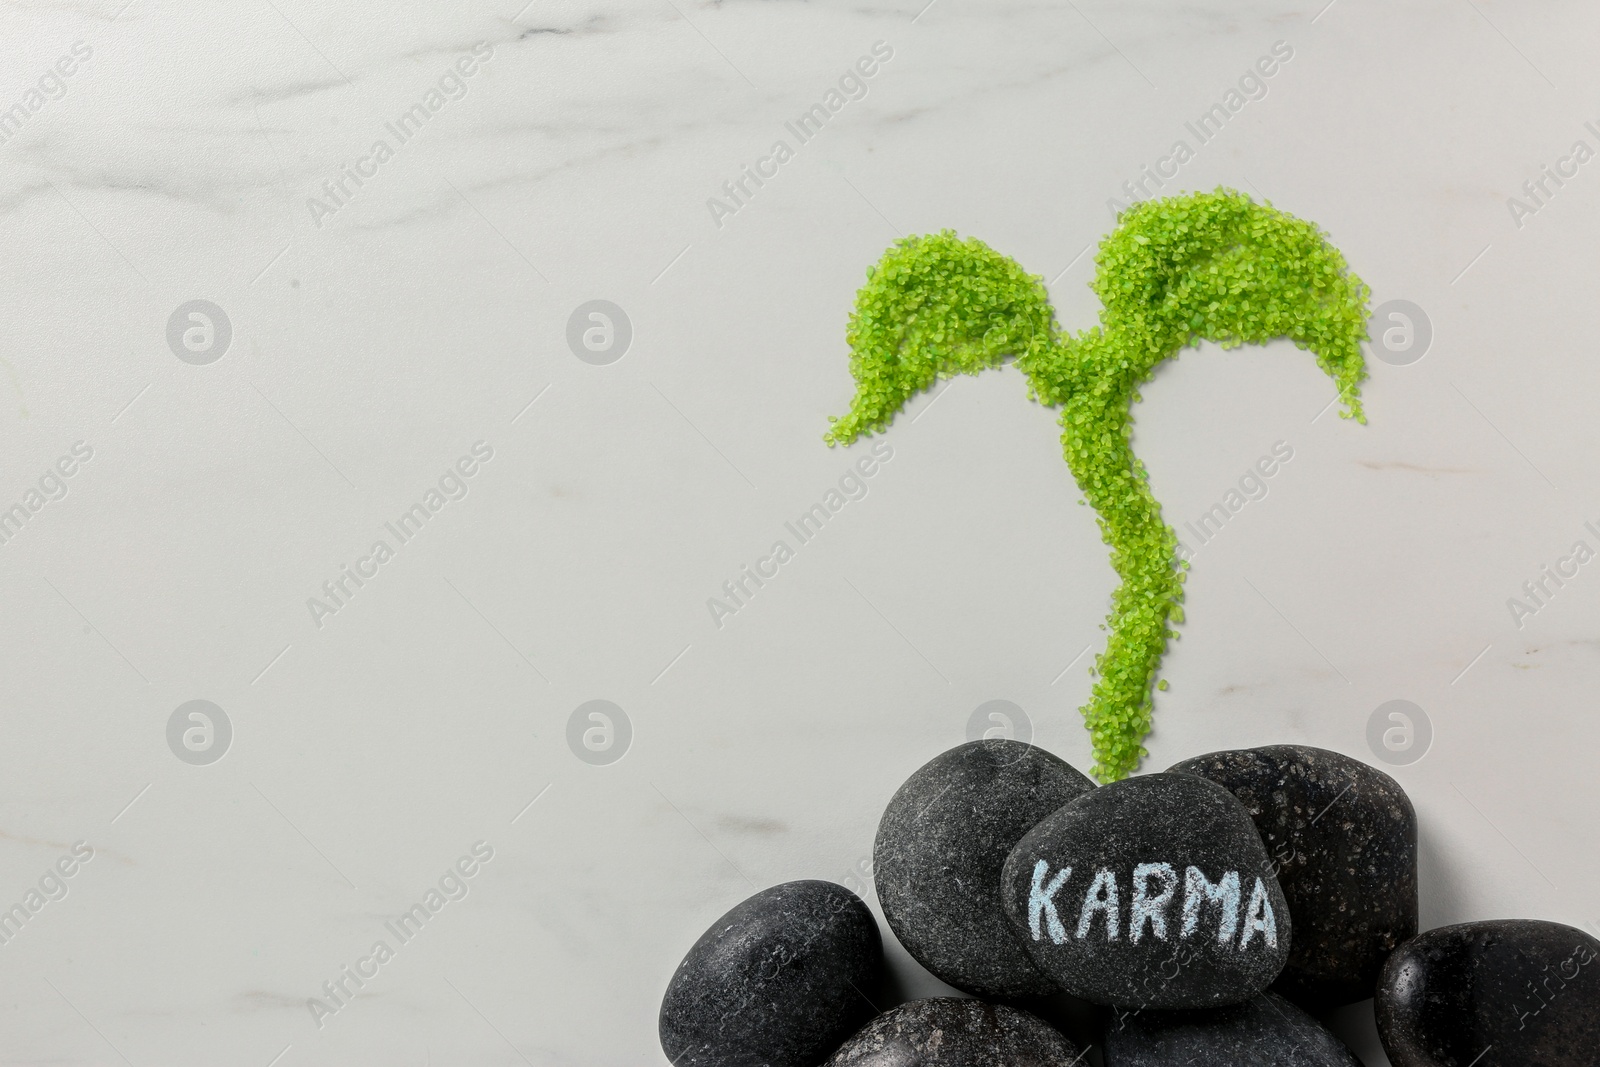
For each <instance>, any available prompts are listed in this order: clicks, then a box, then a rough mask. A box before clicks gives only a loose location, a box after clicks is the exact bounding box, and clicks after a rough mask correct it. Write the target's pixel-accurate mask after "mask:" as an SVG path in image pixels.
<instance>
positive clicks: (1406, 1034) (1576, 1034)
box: [1377, 919, 1600, 1067]
mask: <svg viewBox="0 0 1600 1067" xmlns="http://www.w3.org/2000/svg"><path fill="white" fill-rule="evenodd" d="M1377 1009H1378V1034H1379V1036H1380V1037H1382V1038H1383V1047H1384V1049H1385V1051H1387V1052H1388V1053H1389V1060H1390V1062H1391V1063H1393V1064H1394V1067H1468V1065H1469V1064H1470V1065H1471V1067H1594V1064H1596V1063H1600V941H1596V940H1595V939H1594V938H1592V937H1590V936H1589V935H1588V934H1586V933H1584V932H1583V931H1582V930H1578V929H1574V928H1573V927H1571V926H1563V925H1562V924H1560V923H1553V922H1541V921H1536V920H1532V919H1497V920H1492V921H1489V922H1473V923H1463V924H1461V925H1460V926H1445V927H1441V928H1439V929H1437V930H1429V931H1427V932H1426V933H1424V934H1421V935H1419V936H1417V937H1414V938H1412V939H1411V940H1410V941H1407V942H1406V943H1405V944H1404V945H1401V946H1400V948H1399V949H1398V950H1397V951H1396V952H1395V954H1394V955H1392V956H1390V957H1389V962H1388V963H1386V964H1385V965H1384V968H1383V974H1382V976H1381V977H1380V978H1379V980H1378V1003H1377Z"/></svg>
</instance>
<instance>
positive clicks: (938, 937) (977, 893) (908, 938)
mask: <svg viewBox="0 0 1600 1067" xmlns="http://www.w3.org/2000/svg"><path fill="white" fill-rule="evenodd" d="M1094 788H1095V784H1094V782H1093V781H1091V780H1090V779H1089V778H1088V777H1087V776H1085V775H1084V774H1082V773H1080V772H1079V771H1077V770H1075V769H1074V768H1073V767H1072V766H1071V765H1070V764H1068V763H1066V762H1065V761H1063V760H1061V759H1058V758H1057V757H1055V756H1053V755H1051V754H1050V753H1048V752H1046V751H1044V750H1043V749H1040V748H1035V747H1034V746H1032V745H1025V744H1023V743H1021V742H1020V741H1006V740H1003V739H997V740H985V741H970V742H968V743H967V744H964V745H960V746H958V747H956V748H952V749H951V750H950V751H948V752H945V753H943V754H941V755H939V756H936V757H934V758H933V759H932V760H930V761H928V762H927V763H926V764H924V765H923V766H922V767H921V768H920V769H919V770H917V772H916V773H915V774H913V775H912V776H911V777H910V778H908V779H906V782H905V784H904V785H902V786H901V787H900V789H899V791H897V792H896V793H895V795H894V798H893V799H892V800H890V801H889V806H888V808H887V809H885V811H884V813H883V819H882V820H881V821H880V822H879V823H878V837H877V841H876V842H875V843H874V845H873V848H872V879H873V882H874V883H876V885H877V888H878V902H879V903H880V904H882V905H883V917H884V918H885V919H886V920H888V923H889V928H890V929H892V930H893V931H894V933H895V936H896V937H898V938H899V939H900V943H901V944H902V945H904V946H905V947H906V951H907V952H909V953H911V956H912V958H913V959H915V960H916V961H917V962H918V963H920V964H922V965H923V966H924V967H926V968H927V969H928V970H929V971H931V972H933V974H934V975H936V976H937V977H939V978H940V979H942V980H943V981H945V982H948V983H949V984H950V985H953V986H955V987H956V988H957V989H962V990H965V991H966V992H968V993H973V994H975V995H977V996H981V997H1017V996H1027V995H1046V994H1050V993H1054V992H1056V987H1055V985H1054V983H1052V982H1051V981H1050V979H1048V978H1046V977H1045V976H1044V975H1043V974H1041V973H1040V972H1039V969H1038V968H1037V967H1035V966H1034V965H1033V961H1032V960H1030V959H1029V958H1028V953H1027V951H1026V950H1025V949H1024V948H1023V947H1022V944H1021V942H1019V941H1018V940H1017V937H1016V934H1015V933H1014V932H1013V930H1012V928H1011V922H1010V920H1009V919H1007V918H1006V915H1005V910H1004V908H1002V907H1001V904H1000V868H1001V867H1002V866H1004V865H1005V861H1006V856H1008V855H1009V854H1010V853H1011V849H1012V848H1013V847H1015V845H1016V843H1017V842H1018V841H1019V840H1020V839H1021V838H1022V835H1023V834H1025V833H1027V832H1028V831H1029V830H1031V829H1033V827H1034V825H1035V824H1036V823H1038V822H1039V820H1040V819H1043V818H1044V817H1045V816H1046V815H1049V814H1050V813H1051V812H1052V811H1055V810H1056V809H1057V808H1059V807H1061V805H1063V804H1065V803H1066V802H1067V801H1069V800H1071V799H1073V798H1074V797H1076V796H1079V795H1081V794H1083V793H1086V792H1088V791H1089V790H1091V789H1094Z"/></svg>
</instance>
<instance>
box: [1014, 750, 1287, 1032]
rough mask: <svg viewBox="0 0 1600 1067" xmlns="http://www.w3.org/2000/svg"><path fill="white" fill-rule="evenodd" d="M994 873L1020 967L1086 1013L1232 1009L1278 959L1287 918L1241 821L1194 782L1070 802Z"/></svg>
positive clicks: (1234, 803)
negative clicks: (1078, 1000)
mask: <svg viewBox="0 0 1600 1067" xmlns="http://www.w3.org/2000/svg"><path fill="white" fill-rule="evenodd" d="M1002 877H1003V883H1002V886H1003V887H1002V899H1003V901H1004V904H1005V907H1006V914H1007V915H1008V917H1009V918H1010V919H1011V921H1012V924H1013V926H1014V928H1015V929H1016V931H1017V933H1018V936H1019V937H1021V938H1022V940H1023V943H1024V944H1025V945H1026V946H1027V948H1028V952H1029V954H1030V955H1031V956H1032V957H1033V960H1034V962H1035V963H1036V964H1037V965H1038V966H1039V968H1040V969H1041V970H1042V971H1044V972H1045V973H1046V974H1048V975H1049V976H1050V977H1051V978H1052V979H1053V980H1054V981H1055V982H1056V984H1057V985H1059V986H1060V987H1061V988H1062V989H1064V990H1065V991H1067V992H1068V993H1071V994H1073V995H1075V996H1079V997H1082V998H1083V999H1085V1000H1088V1001H1090V1002H1092V1003H1095V1004H1102V1005H1111V1006H1115V1007H1135V1008H1209V1007H1218V1006H1221V1005H1224V1004H1240V1003H1243V1002H1244V1001H1247V1000H1250V999H1251V998H1253V997H1255V996H1257V995H1259V994H1260V993H1261V992H1262V991H1264V990H1265V989H1266V988H1267V987H1268V986H1269V985H1271V984H1272V981H1273V979H1275V978H1277V977H1278V973H1279V972H1280V971H1282V970H1283V964H1284V960H1285V959H1286V958H1287V957H1288V954H1289V943H1290V925H1291V924H1290V919H1289V909H1288V906H1287V904H1286V902H1285V901H1284V898H1283V891H1282V890H1281V889H1279V888H1278V880H1277V879H1276V878H1275V877H1273V873H1272V870H1271V867H1270V865H1269V864H1268V861H1267V850H1266V849H1265V848H1264V847H1263V846H1262V844H1261V837H1260V835H1259V834H1257V833H1256V828H1255V824H1254V823H1252V822H1251V821H1250V813H1249V812H1247V811H1246V810H1245V808H1244V805H1243V804H1241V803H1240V802H1239V801H1238V799H1237V798H1235V797H1234V795H1233V794H1232V793H1230V792H1228V791H1227V790H1226V789H1224V788H1222V787H1221V786H1219V785H1217V784H1215V783H1214V782H1209V781H1207V780H1206V779H1204V778H1198V777H1195V776H1194V775H1188V774H1147V775H1143V776H1141V777H1137V778H1126V779H1123V780H1122V781H1120V782H1113V783H1112V784H1111V785H1107V786H1102V787H1100V788H1099V789H1095V790H1093V791H1091V792H1088V793H1085V794H1083V795H1082V796H1080V797H1078V798H1077V799H1076V800H1073V801H1071V802H1070V803H1068V804H1067V805H1066V806H1065V807H1063V808H1061V809H1060V810H1059V811H1057V812H1055V813H1054V814H1052V815H1050V816H1049V817H1047V818H1046V819H1045V820H1044V821H1043V822H1041V823H1039V825H1037V826H1035V827H1034V828H1033V829H1032V830H1030V831H1029V832H1028V833H1027V834H1026V835H1025V836H1024V837H1023V838H1022V840H1021V841H1019V842H1018V843H1017V847H1016V848H1015V849H1013V850H1012V852H1011V855H1010V857H1008V858H1007V860H1006V863H1005V870H1004V872H1003V875H1002Z"/></svg>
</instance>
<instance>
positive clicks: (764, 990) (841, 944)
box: [661, 881, 883, 1067]
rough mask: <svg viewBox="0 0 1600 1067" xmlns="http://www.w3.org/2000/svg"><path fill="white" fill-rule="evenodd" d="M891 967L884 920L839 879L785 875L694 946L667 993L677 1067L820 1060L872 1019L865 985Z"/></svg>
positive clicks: (669, 1043)
mask: <svg viewBox="0 0 1600 1067" xmlns="http://www.w3.org/2000/svg"><path fill="white" fill-rule="evenodd" d="M882 966H883V943H882V941H881V940H880V938H879V936H878V925H877V922H876V921H875V920H874V919H873V917H872V912H871V911H870V910H868V908H867V906H866V904H864V903H862V901H861V898H859V897H857V896H856V895H855V894H854V893H852V892H850V891H849V890H848V889H845V888H844V887H843V886H839V885H835V884H834V883H832V882H816V881H803V882H786V883H784V884H783V885H777V886H773V887H772V888H771V889H766V890H763V891H762V892H760V893H757V894H756V895H755V896H753V897H751V898H749V899H748V900H746V901H744V903H742V904H740V905H738V906H737V907H735V908H734V909H733V910H732V911H730V912H728V913H727V914H726V915H724V916H723V917H722V918H720V919H718V920H717V921H716V922H715V923H714V924H712V926H711V928H710V929H709V930H707V931H706V932H705V933H704V934H703V935H701V937H700V940H698V941H696V942H695V943H694V947H693V948H691V949H690V950H689V954H688V955H686V956H685V957H684V958H683V962H682V963H681V964H679V966H678V969H677V971H676V972H675V973H674V974H673V976H672V981H671V982H670V983H668V985H667V992H666V995H665V996H664V997H663V998H662V1000H661V1049H662V1051H664V1052H665V1053H666V1054H667V1058H668V1059H669V1060H671V1061H672V1062H673V1064H674V1065H675V1067H816V1065H817V1064H819V1063H821V1062H822V1061H823V1060H825V1059H827V1058H828V1055H829V1054H830V1053H832V1052H833V1050H834V1049H835V1048H837V1047H838V1045H839V1042H841V1041H843V1040H844V1039H845V1038H846V1037H849V1036H850V1034H851V1033H852V1032H853V1031H854V1030H856V1029H857V1028H858V1027H859V1026H860V1025H861V1024H862V1022H863V1021H865V1020H866V1019H868V1018H869V1017H871V1015H872V1012H873V1008H872V1005H871V1004H870V1003H869V1002H868V1000H867V998H866V997H865V996H864V995H863V994H862V993H861V989H863V988H866V987H867V986H868V985H870V984H871V983H872V982H873V981H874V980H875V979H876V977H877V975H878V974H879V972H880V971H881V969H882Z"/></svg>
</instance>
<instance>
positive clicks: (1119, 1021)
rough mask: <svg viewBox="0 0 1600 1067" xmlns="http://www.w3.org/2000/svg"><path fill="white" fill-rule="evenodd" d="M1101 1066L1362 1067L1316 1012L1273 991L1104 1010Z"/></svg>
mask: <svg viewBox="0 0 1600 1067" xmlns="http://www.w3.org/2000/svg"><path fill="white" fill-rule="evenodd" d="M1102 1042H1103V1045H1102V1047H1103V1049H1104V1057H1105V1067H1175V1065H1187V1064H1195V1065H1204V1067H1289V1065H1292V1067H1361V1061H1360V1060H1358V1059H1356V1057H1355V1055H1354V1054H1353V1053H1352V1052H1351V1051H1350V1050H1349V1049H1348V1048H1346V1047H1345V1045H1344V1043H1343V1042H1342V1041H1340V1040H1339V1039H1338V1038H1337V1037H1334V1036H1333V1035H1332V1034H1331V1033H1329V1032H1328V1031H1327V1030H1326V1029H1324V1028H1323V1027H1322V1025H1321V1024H1320V1023H1318V1022H1317V1020H1315V1019H1313V1018H1312V1017H1311V1016H1309V1015H1307V1014H1306V1013H1305V1012H1304V1011H1301V1010H1300V1009H1299V1008H1297V1007H1296V1006H1295V1005H1294V1004H1292V1003H1290V1002H1289V1001H1288V1000H1285V999H1284V998H1283V997H1280V996H1278V995H1277V994H1276V993H1270V992H1269V993H1264V994H1262V995H1261V996H1259V997H1257V998H1256V999H1254V1000H1252V1001H1249V1002H1248V1003H1245V1004H1237V1005H1234V1006H1232V1007H1227V1008H1203V1009H1200V1010H1198V1011H1133V1012H1126V1013H1124V1012H1117V1011H1109V1012H1107V1013H1106V1025H1105V1029H1104V1031H1103V1033H1102Z"/></svg>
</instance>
